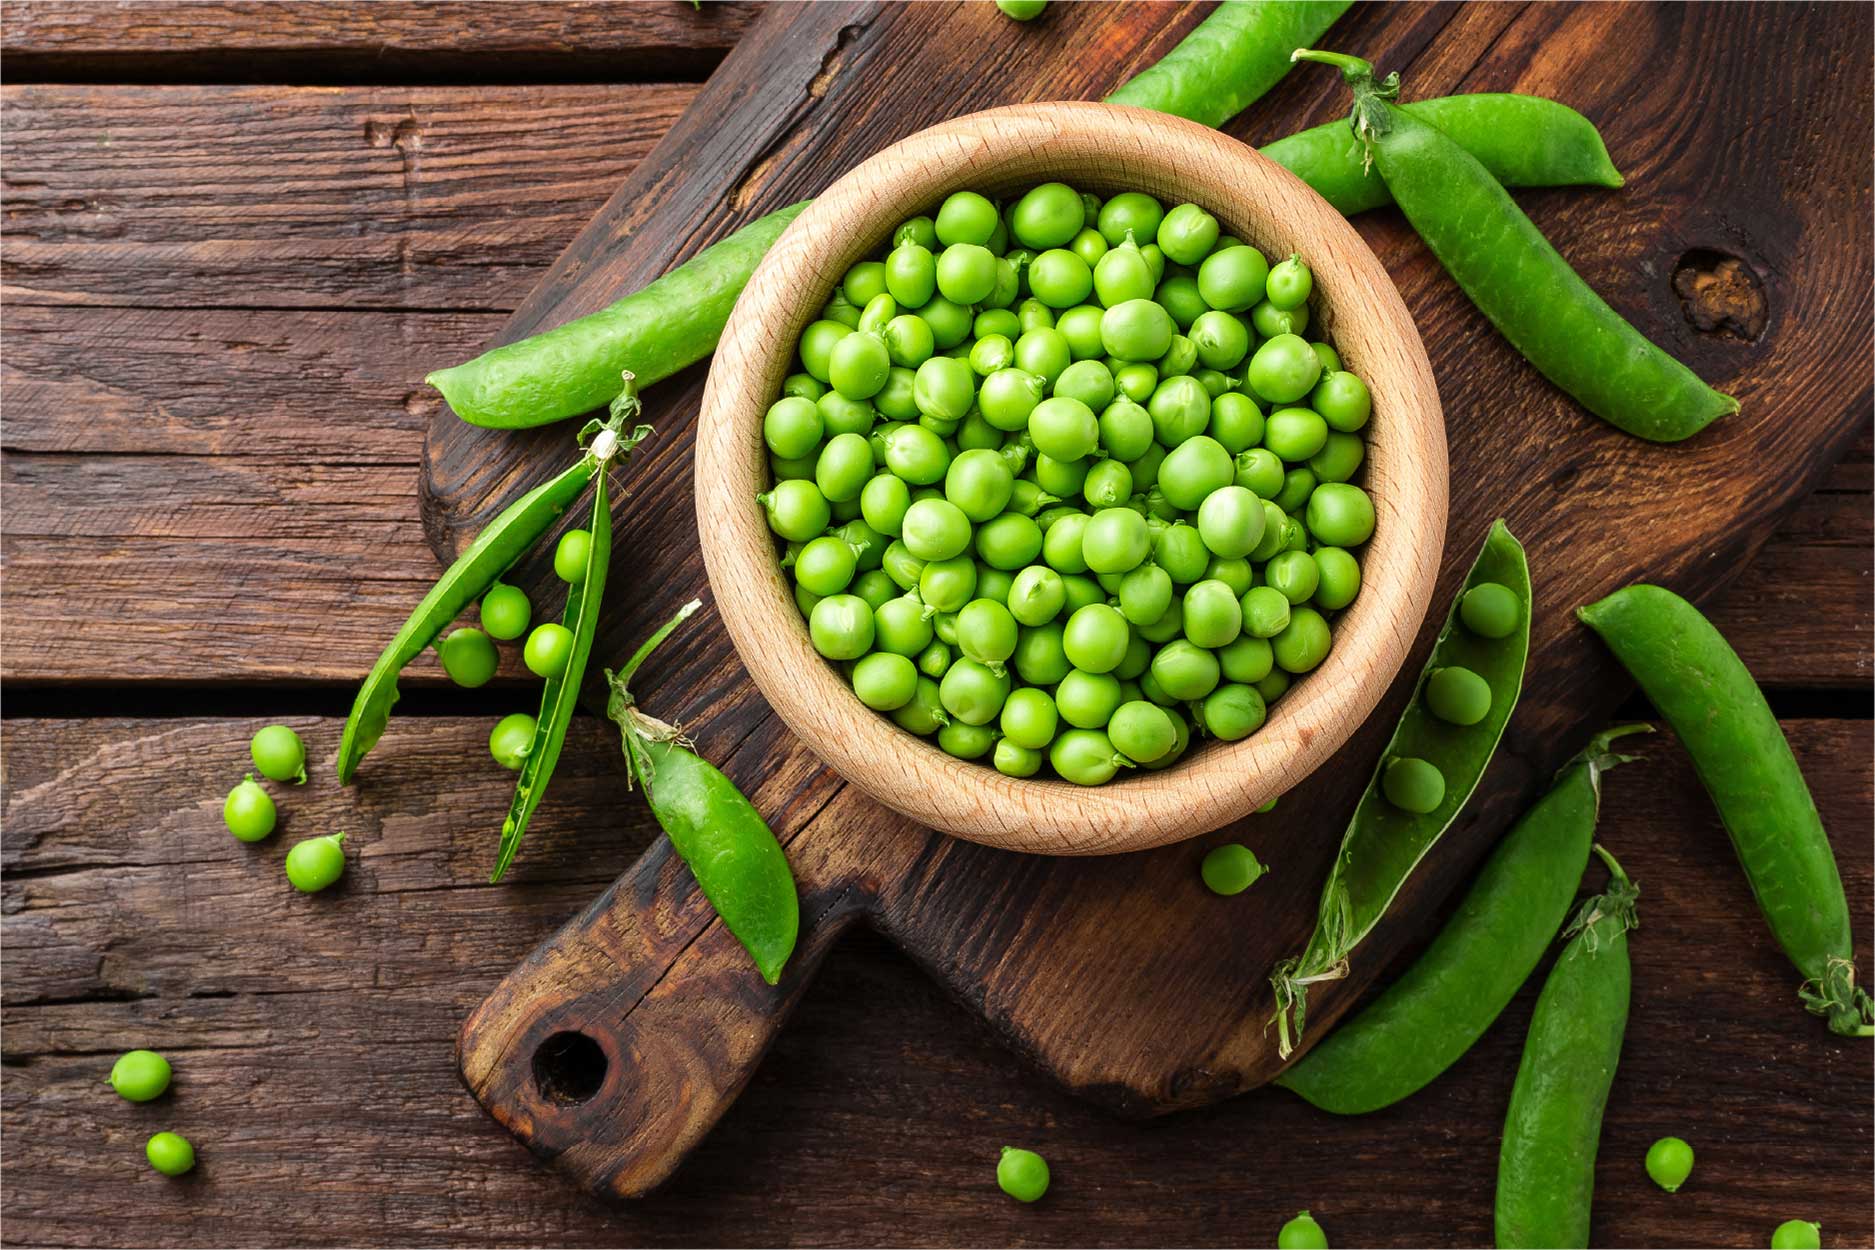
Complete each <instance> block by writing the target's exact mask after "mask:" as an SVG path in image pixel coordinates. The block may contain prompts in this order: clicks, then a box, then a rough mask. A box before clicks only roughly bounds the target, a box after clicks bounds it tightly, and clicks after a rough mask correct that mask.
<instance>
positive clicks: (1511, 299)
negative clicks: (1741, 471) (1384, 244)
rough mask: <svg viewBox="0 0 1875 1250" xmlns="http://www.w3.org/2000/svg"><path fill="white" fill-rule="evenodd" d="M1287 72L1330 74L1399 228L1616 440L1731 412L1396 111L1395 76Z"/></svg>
mask: <svg viewBox="0 0 1875 1250" xmlns="http://www.w3.org/2000/svg"><path fill="white" fill-rule="evenodd" d="M1295 57H1296V59H1297V60H1304V61H1318V62H1321V63H1322V64H1325V65H1333V66H1335V67H1337V68H1338V69H1340V70H1341V72H1342V76H1343V77H1344V78H1345V79H1346V80H1347V83H1348V85H1349V87H1350V88H1352V90H1353V92H1354V113H1353V117H1352V123H1353V126H1354V133H1355V135H1356V137H1357V138H1359V139H1360V141H1361V142H1362V144H1363V145H1364V146H1365V148H1366V150H1367V154H1368V157H1369V158H1370V160H1371V161H1372V163H1373V166H1374V168H1375V169H1376V170H1378V171H1379V173H1380V176H1381V178H1383V179H1384V180H1385V181H1386V184H1387V188H1388V190H1390V191H1391V192H1392V193H1393V198H1394V200H1395V201H1396V202H1397V203H1398V204H1399V206H1400V208H1401V210H1402V211H1403V212H1404V213H1405V214H1406V219H1407V220H1408V221H1409V222H1411V223H1412V225H1413V229H1414V230H1416V231H1418V233H1419V237H1420V238H1422V239H1424V240H1425V242H1426V246H1427V247H1429V248H1431V249H1432V252H1433V255H1435V256H1437V257H1438V258H1439V262H1440V263H1441V264H1443V265H1444V266H1445V268H1446V271H1447V272H1448V273H1450V274H1451V275H1452V277H1453V278H1454V279H1455V280H1456V281H1457V282H1458V285H1459V286H1460V287H1461V288H1463V290H1464V292H1465V294H1466V295H1468V296H1469V297H1470V298H1471V301H1472V303H1474V304H1476V305H1477V306H1478V308H1479V310H1480V311H1481V312H1483V313H1484V315H1485V316H1486V317H1488V318H1490V320H1491V324H1493V325H1495V326H1496V327H1497V329H1498V332H1499V333H1501V334H1502V335H1503V336H1504V337H1505V338H1507V339H1509V340H1510V344H1511V346H1512V347H1515V348H1516V349H1517V351H1518V352H1519V353H1520V354H1521V355H1522V356H1523V357H1524V359H1526V360H1528V361H1529V362H1530V363H1531V364H1533V365H1535V366H1536V367H1537V369H1538V371H1539V372H1541V373H1542V374H1543V376H1544V377H1546V378H1548V379H1549V380H1550V381H1551V382H1554V383H1555V384H1556V385H1557V386H1559V387H1561V388H1562V389H1563V390H1565V391H1567V392H1568V393H1569V394H1570V395H1572V396H1574V397H1575V398H1576V400H1577V401H1579V402H1580V403H1581V404H1582V405H1583V406H1584V407H1585V408H1587V409H1588V410H1589V411H1590V412H1593V413H1594V414H1595V415H1596V416H1598V417H1600V418H1602V419H1603V420H1604V421H1607V422H1608V423H1609V424H1610V425H1613V426H1615V427H1616V428H1617V429H1621V430H1625V431H1626V432H1627V433H1629V434H1632V435H1635V436H1636V437H1638V438H1645V439H1649V440H1651V441H1653V442H1659V443H1671V442H1677V441H1679V440H1680V439H1683V438H1690V437H1691V436H1692V435H1694V434H1697V433H1699V431H1701V430H1703V429H1704V428H1705V427H1706V426H1707V425H1709V424H1710V423H1711V422H1713V421H1714V420H1716V419H1717V418H1719V417H1723V416H1726V415H1728V414H1730V413H1734V412H1737V411H1738V401H1737V400H1735V399H1733V398H1732V397H1731V396H1730V395H1725V394H1721V393H1720V392H1719V391H1716V390H1714V389H1712V388H1711V387H1710V386H1707V385H1706V384H1705V383H1704V382H1702V381H1700V379H1699V376H1698V375H1697V374H1695V373H1694V372H1693V371H1692V370H1691V369H1688V368H1687V367H1686V366H1685V365H1683V364H1681V363H1680V362H1679V361H1677V360H1675V359H1673V357H1671V356H1669V355H1667V354H1666V353H1665V352H1663V351H1661V350H1660V349H1659V348H1658V347H1656V346H1654V344H1653V343H1651V342H1649V341H1648V339H1647V337H1646V336H1645V335H1643V334H1642V333H1641V332H1640V331H1638V330H1636V329H1635V328H1634V327H1633V326H1631V325H1629V324H1628V322H1627V321H1626V320H1625V319H1624V318H1623V317H1622V316H1621V314H1619V313H1617V312H1616V311H1615V310H1614V309H1612V308H1610V307H1609V306H1608V304H1607V302H1606V301H1605V300H1603V299H1602V297H1601V296H1599V295H1597V294H1596V293H1595V292H1594V291H1593V290H1592V289H1591V288H1590V287H1589V285H1588V283H1586V282H1584V281H1583V280H1582V279H1581V277H1580V276H1579V275H1577V273H1576V271H1575V270H1574V269H1571V268H1570V267H1569V262H1568V261H1566V260H1564V259H1563V258H1562V256H1561V255H1560V254H1558V253H1557V251H1556V249H1555V248H1554V247H1552V246H1551V245H1550V242H1549V240H1548V239H1546V238H1544V237H1543V232H1542V231H1540V230H1538V229H1537V228H1536V226H1535V224H1534V223H1532V222H1531V220H1530V219H1529V218H1528V217H1527V216H1525V215H1524V212H1523V210H1522V209H1520V208H1518V207H1517V203H1516V201H1515V200H1513V199H1511V197H1510V193H1509V192H1507V191H1505V190H1504V188H1503V187H1502V186H1501V185H1499V184H1498V181H1497V179H1495V178H1493V177H1492V176H1491V171H1490V170H1489V169H1487V168H1485V166H1484V165H1483V164H1481V163H1480V162H1479V161H1478V158H1477V157H1475V156H1473V155H1472V154H1471V153H1469V152H1467V151H1466V150H1465V149H1464V148H1463V147H1461V146H1460V145H1459V144H1457V143H1456V142H1454V141H1453V140H1452V138H1451V137H1450V136H1448V135H1447V134H1446V133H1445V132H1444V131H1442V130H1440V129H1439V127H1438V126H1436V125H1434V124H1432V123H1431V122H1429V121H1427V120H1426V119H1424V118H1422V117H1418V116H1415V115H1414V114H1413V113H1412V112H1410V111H1408V110H1406V109H1402V108H1401V107H1399V106H1398V105H1397V104H1396V103H1395V100H1396V99H1397V98H1398V96H1399V94H1400V78H1399V75H1398V74H1390V75H1388V76H1387V78H1386V79H1385V80H1384V81H1381V82H1376V81H1375V80H1374V67H1373V66H1372V65H1369V64H1368V63H1367V62H1366V61H1363V60H1360V59H1359V58H1357V57H1351V56H1343V55H1342V54H1340V53H1337V52H1316V51H1312V50H1310V49H1307V48H1302V49H1298V50H1297V51H1296V53H1295Z"/></svg>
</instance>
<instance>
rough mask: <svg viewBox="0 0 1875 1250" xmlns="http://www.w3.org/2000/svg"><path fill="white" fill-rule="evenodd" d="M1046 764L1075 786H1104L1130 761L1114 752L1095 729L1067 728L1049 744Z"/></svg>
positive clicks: (1103, 735)
mask: <svg viewBox="0 0 1875 1250" xmlns="http://www.w3.org/2000/svg"><path fill="white" fill-rule="evenodd" d="M1048 763H1049V765H1050V766H1051V767H1053V768H1054V770H1055V772H1056V773H1057V774H1058V775H1060V777H1061V778H1062V780H1064V781H1071V782H1073V783H1074V784H1075V785H1078V786H1098V785H1104V784H1106V783H1107V782H1109V781H1111V780H1113V775H1114V774H1115V773H1117V772H1119V771H1120V769H1122V768H1125V767H1128V766H1129V765H1130V764H1131V763H1132V761H1130V760H1128V759H1127V758H1126V757H1125V756H1123V755H1121V754H1120V753H1119V752H1117V751H1115V750H1114V749H1113V743H1112V742H1111V741H1109V740H1108V738H1107V735H1106V734H1104V733H1102V732H1100V730H1098V729H1069V730H1066V731H1064V732H1063V733H1062V734H1061V735H1060V736H1058V737H1057V738H1056V739H1055V740H1054V742H1052V743H1051V744H1049V748H1048Z"/></svg>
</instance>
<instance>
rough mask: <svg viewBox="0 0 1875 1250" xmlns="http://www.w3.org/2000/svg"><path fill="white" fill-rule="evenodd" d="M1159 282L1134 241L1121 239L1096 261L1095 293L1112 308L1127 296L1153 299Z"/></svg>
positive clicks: (1122, 302)
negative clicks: (1154, 290) (1119, 242)
mask: <svg viewBox="0 0 1875 1250" xmlns="http://www.w3.org/2000/svg"><path fill="white" fill-rule="evenodd" d="M1157 285H1158V279H1156V278H1154V277H1153V275H1152V266H1151V265H1148V264H1147V263H1146V258H1145V257H1144V256H1143V255H1141V254H1140V250H1139V248H1138V247H1137V246H1135V245H1134V244H1132V243H1131V242H1124V243H1121V244H1120V245H1119V246H1117V247H1114V248H1112V249H1111V250H1110V251H1108V252H1107V253H1106V254H1104V255H1103V256H1101V257H1100V259H1099V260H1097V261H1095V262H1094V294H1095V295H1097V296H1099V298H1100V302H1101V303H1102V304H1105V305H1106V306H1107V307H1108V308H1109V309H1111V308H1113V307H1115V306H1116V305H1119V304H1124V303H1126V302H1127V301H1128V300H1136V299H1151V298H1152V292H1153V288H1154V287H1155V286H1157ZM1103 337H1104V335H1103Z"/></svg>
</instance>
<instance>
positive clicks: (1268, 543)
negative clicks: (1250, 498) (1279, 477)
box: [1250, 492, 1289, 564]
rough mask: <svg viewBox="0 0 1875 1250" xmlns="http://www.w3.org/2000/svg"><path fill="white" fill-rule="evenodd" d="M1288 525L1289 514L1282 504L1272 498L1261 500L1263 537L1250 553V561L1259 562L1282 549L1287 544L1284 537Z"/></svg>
mask: <svg viewBox="0 0 1875 1250" xmlns="http://www.w3.org/2000/svg"><path fill="white" fill-rule="evenodd" d="M1278 493H1280V492H1278ZM1288 526H1289V515H1288V513H1286V512H1284V511H1283V510H1282V505H1280V504H1278V503H1277V502H1276V501H1275V500H1273V499H1265V500H1264V501H1263V539H1262V541H1261V542H1259V543H1257V545H1256V550H1255V551H1252V552H1251V553H1250V562H1251V563H1252V564H1260V563H1262V562H1263V561H1265V560H1267V559H1269V558H1270V557H1271V556H1273V555H1275V554H1276V553H1277V552H1279V551H1282V550H1283V549H1284V547H1285V546H1286V545H1287V544H1286V543H1285V542H1284V539H1285V536H1286V534H1287V531H1288Z"/></svg>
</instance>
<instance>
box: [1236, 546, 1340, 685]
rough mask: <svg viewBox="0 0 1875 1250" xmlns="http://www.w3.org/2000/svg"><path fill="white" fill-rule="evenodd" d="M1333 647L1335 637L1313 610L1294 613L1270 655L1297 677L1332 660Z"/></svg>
mask: <svg viewBox="0 0 1875 1250" xmlns="http://www.w3.org/2000/svg"><path fill="white" fill-rule="evenodd" d="M1297 554H1301V553H1297ZM1258 589H1267V587H1258ZM1251 593H1252V594H1254V593H1255V591H1252V592H1251ZM1332 645H1333V637H1332V635H1331V633H1330V631H1329V628H1328V621H1327V620H1326V619H1325V618H1324V617H1323V616H1322V614H1321V613H1320V612H1317V611H1316V610H1315V609H1314V608H1309V607H1298V608H1295V609H1294V610H1292V611H1291V612H1290V614H1289V623H1288V624H1287V625H1285V626H1283V628H1282V631H1281V632H1280V633H1278V634H1277V635H1276V636H1275V637H1274V638H1271V639H1270V651H1271V653H1272V654H1274V655H1275V657H1276V664H1277V666H1278V667H1279V668H1281V669H1282V670H1283V671H1285V672H1289V673H1296V674H1301V673H1307V672H1311V671H1313V670H1314V669H1315V668H1316V667H1317V666H1318V665H1320V664H1321V662H1322V661H1323V660H1325V659H1327V658H1328V649H1329V647H1330V646H1332Z"/></svg>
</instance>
